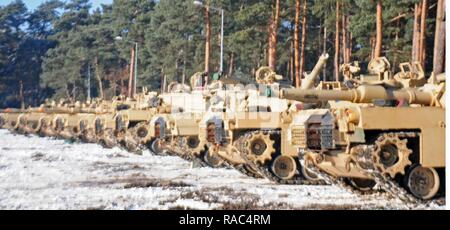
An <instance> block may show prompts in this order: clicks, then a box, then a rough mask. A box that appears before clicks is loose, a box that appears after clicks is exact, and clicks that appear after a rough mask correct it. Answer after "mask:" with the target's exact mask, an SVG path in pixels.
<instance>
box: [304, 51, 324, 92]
mask: <svg viewBox="0 0 450 230" xmlns="http://www.w3.org/2000/svg"><path fill="white" fill-rule="evenodd" d="M328 58H329V55H328V54H322V55H321V56H320V58H319V60H318V61H317V64H316V65H315V66H314V69H313V70H312V71H311V73H310V74H307V76H306V78H305V80H303V82H302V86H301V89H312V88H314V81H315V80H316V78H317V77H318V76H319V74H320V72H321V71H322V69H323V67H324V65H325V64H326V63H327V60H328Z"/></svg>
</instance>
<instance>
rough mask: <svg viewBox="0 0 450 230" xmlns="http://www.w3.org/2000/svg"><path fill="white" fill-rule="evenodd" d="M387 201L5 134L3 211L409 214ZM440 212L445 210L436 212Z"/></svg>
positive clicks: (0, 134)
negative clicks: (350, 211)
mask: <svg viewBox="0 0 450 230" xmlns="http://www.w3.org/2000/svg"><path fill="white" fill-rule="evenodd" d="M407 208H419V207H410V206H408V205H405V204H404V203H402V202H401V201H399V200H396V199H390V198H388V197H387V196H386V195H384V194H380V195H376V196H373V195H372V196H357V195H354V194H350V193H348V192H347V191H344V190H341V189H340V188H338V187H335V186H326V185H325V186H307V185H276V184H274V183H272V182H270V181H268V180H266V179H253V178H249V177H247V176H244V175H242V174H240V173H239V172H237V171H235V170H232V169H212V168H192V167H191V163H190V162H187V161H184V160H182V159H180V158H178V157H173V156H155V155H152V154H151V153H150V152H149V151H145V152H144V153H143V155H134V154H131V153H128V152H126V151H124V150H122V149H120V148H114V149H104V148H102V147H101V146H99V145H96V144H84V143H69V142H66V141H64V140H55V139H51V138H40V137H36V136H22V135H15V134H12V133H10V132H8V131H6V130H0V209H126V210H129V209H132V210H135V209H407ZM431 208H432V209H444V208H445V206H438V205H434V206H431Z"/></svg>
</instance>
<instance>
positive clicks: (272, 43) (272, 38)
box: [268, 0, 280, 70]
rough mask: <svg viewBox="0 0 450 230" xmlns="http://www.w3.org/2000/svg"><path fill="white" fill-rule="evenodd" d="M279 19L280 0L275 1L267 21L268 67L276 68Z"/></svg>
mask: <svg viewBox="0 0 450 230" xmlns="http://www.w3.org/2000/svg"><path fill="white" fill-rule="evenodd" d="M279 21H280V0H276V1H275V12H273V13H272V17H271V19H270V22H269V61H268V62H269V67H270V68H271V69H273V70H276V66H277V43H278V38H277V34H278V24H279Z"/></svg>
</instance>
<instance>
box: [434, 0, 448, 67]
mask: <svg viewBox="0 0 450 230" xmlns="http://www.w3.org/2000/svg"><path fill="white" fill-rule="evenodd" d="M434 36H435V37H434V53H433V72H434V74H440V73H443V72H444V65H445V0H438V6H437V13H436V32H435V35H434Z"/></svg>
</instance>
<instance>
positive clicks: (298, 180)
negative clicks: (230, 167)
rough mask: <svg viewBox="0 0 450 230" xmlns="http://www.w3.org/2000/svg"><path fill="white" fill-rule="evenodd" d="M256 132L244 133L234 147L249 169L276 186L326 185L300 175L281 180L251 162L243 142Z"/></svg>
mask: <svg viewBox="0 0 450 230" xmlns="http://www.w3.org/2000/svg"><path fill="white" fill-rule="evenodd" d="M256 132H259V131H250V132H246V133H245V134H244V135H242V136H241V137H239V138H238V139H237V140H236V141H235V142H234V144H235V147H236V148H237V149H238V151H239V153H240V155H241V157H242V158H243V159H244V160H245V162H246V164H248V165H250V166H251V167H253V168H254V169H256V170H257V172H258V173H260V174H261V175H262V176H263V177H265V178H267V179H269V180H270V181H273V182H275V183H278V184H287V185H326V184H327V183H326V181H324V180H317V181H311V180H307V179H306V178H304V177H303V176H301V175H300V174H297V175H295V176H294V177H293V178H292V179H281V178H278V177H277V176H275V175H274V174H273V173H272V172H271V171H270V170H269V168H268V167H264V166H261V165H258V164H255V163H254V162H253V161H251V160H250V159H249V158H248V157H247V154H248V152H247V149H246V148H245V140H246V139H248V138H250V136H251V135H252V134H254V133H256ZM263 132H265V133H266V134H270V135H272V134H280V132H279V131H275V130H264V131H263Z"/></svg>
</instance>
